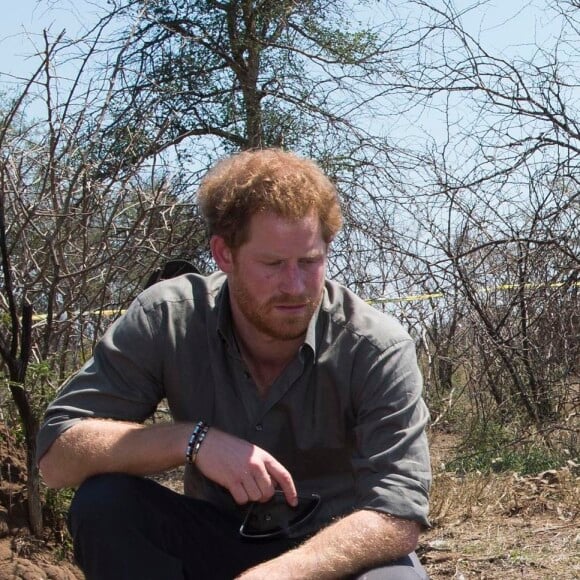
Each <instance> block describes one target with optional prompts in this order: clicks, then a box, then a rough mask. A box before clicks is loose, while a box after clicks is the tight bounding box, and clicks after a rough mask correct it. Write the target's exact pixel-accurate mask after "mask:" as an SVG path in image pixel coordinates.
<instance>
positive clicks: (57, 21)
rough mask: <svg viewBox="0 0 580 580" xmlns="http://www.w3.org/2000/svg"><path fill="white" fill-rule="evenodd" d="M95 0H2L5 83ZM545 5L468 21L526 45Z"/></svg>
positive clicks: (83, 20) (539, 26)
mask: <svg viewBox="0 0 580 580" xmlns="http://www.w3.org/2000/svg"><path fill="white" fill-rule="evenodd" d="M382 1H383V2H385V1H386V0H382ZM538 2H539V4H538ZM94 3H95V4H96V3H98V0H95V2H94ZM91 4H93V2H91V0H51V1H49V2H47V1H46V0H16V1H15V2H13V1H12V0H0V7H2V5H4V6H3V7H4V8H5V10H3V12H2V15H1V17H0V82H3V83H5V82H7V81H9V79H10V75H15V76H20V77H21V76H23V75H25V74H26V73H29V72H30V71H32V70H33V69H34V68H35V67H36V66H37V65H38V60H35V59H31V58H26V56H29V55H30V54H31V53H32V52H34V47H35V46H36V47H39V48H42V45H43V41H42V30H43V28H47V29H49V30H50V32H51V34H52V35H53V36H56V35H57V34H58V33H59V32H60V31H61V30H62V29H63V28H66V29H67V33H69V34H72V33H74V32H76V31H78V30H80V28H81V27H82V26H83V25H86V24H87V23H90V22H91V21H94V18H95V17H94V14H95V9H94V7H92V6H91ZM471 4H473V0H455V6H456V7H457V9H458V10H461V9H462V8H465V7H467V6H470V5H471ZM542 4H545V0H535V2H534V1H530V0H491V1H490V2H488V3H487V4H486V6H485V8H483V9H482V10H481V11H479V12H474V13H473V16H471V17H469V18H468V19H467V20H466V22H467V24H468V25H469V27H470V30H471V31H473V32H474V33H475V34H476V35H478V34H480V33H481V34H482V35H484V38H485V39H486V41H489V42H491V43H492V45H494V47H497V48H498V49H499V50H510V49H514V47H518V50H520V49H521V47H522V46H524V45H526V44H530V45H531V44H532V43H533V42H534V41H536V40H538V39H539V40H540V41H542V38H545V37H546V36H547V35H548V34H549V30H550V27H549V25H550V23H549V22H545V21H544V20H542V19H541V16H540V13H539V10H538V8H537V6H541V5H542ZM8 5H9V8H7V6H8ZM47 5H49V6H52V7H51V8H47Z"/></svg>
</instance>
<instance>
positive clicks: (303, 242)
mask: <svg viewBox="0 0 580 580" xmlns="http://www.w3.org/2000/svg"><path fill="white" fill-rule="evenodd" d="M248 234H249V235H248V240H247V242H246V244H243V245H247V246H252V247H254V248H255V249H261V250H262V251H264V252H268V251H273V250H280V249H289V248H293V249H299V248H302V249H304V248H319V247H325V246H326V244H325V243H324V240H323V237H322V226H321V224H320V220H319V219H318V216H317V215H316V214H315V213H314V212H312V213H310V214H308V215H306V216H304V217H303V218H298V219H289V218H285V217H283V216H279V215H277V214H274V213H270V212H262V213H257V214H255V215H253V216H252V218H251V220H250V223H249V227H248Z"/></svg>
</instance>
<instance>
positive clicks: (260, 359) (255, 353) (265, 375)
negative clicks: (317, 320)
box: [234, 313, 304, 396]
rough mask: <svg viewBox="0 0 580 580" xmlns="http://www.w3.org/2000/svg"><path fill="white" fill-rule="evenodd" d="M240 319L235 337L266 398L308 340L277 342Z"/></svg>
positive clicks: (235, 326)
mask: <svg viewBox="0 0 580 580" xmlns="http://www.w3.org/2000/svg"><path fill="white" fill-rule="evenodd" d="M238 314H239V313H238ZM236 318H237V317H235V316H234V336H235V338H236V342H237V344H238V348H239V350H240V354H241V356H242V359H243V360H244V362H245V364H246V366H247V367H248V370H249V372H250V373H251V375H252V378H253V379H254V382H255V383H256V385H257V386H258V390H259V391H260V393H261V394H262V395H263V396H265V395H266V394H267V393H268V391H269V389H270V386H271V385H272V383H273V382H274V381H275V380H276V379H277V378H278V376H279V375H280V374H281V373H282V371H283V370H284V368H285V367H286V366H287V365H288V363H289V362H290V361H291V360H292V358H293V357H294V356H295V355H296V353H297V352H298V349H299V348H300V346H301V345H302V343H303V342H304V337H299V338H297V339H293V340H281V339H276V338H273V337H270V336H267V335H265V334H263V333H262V332H260V331H259V330H257V329H256V328H254V327H252V326H251V325H250V324H249V323H247V321H236ZM240 322H241V323H240Z"/></svg>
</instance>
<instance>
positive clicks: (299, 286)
mask: <svg viewBox="0 0 580 580" xmlns="http://www.w3.org/2000/svg"><path fill="white" fill-rule="evenodd" d="M305 289H306V285H305V283H304V272H303V271H302V269H301V268H300V267H299V265H298V264H296V263H294V264H290V263H289V264H286V265H285V267H284V270H283V272H282V278H281V280H280V291H281V292H283V293H284V294H290V295H292V296H297V295H300V294H303V293H304V290H305Z"/></svg>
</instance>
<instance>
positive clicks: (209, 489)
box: [38, 273, 431, 532]
mask: <svg viewBox="0 0 580 580" xmlns="http://www.w3.org/2000/svg"><path fill="white" fill-rule="evenodd" d="M421 394H422V381H421V376H420V373H419V369H418V365H417V361H416V355H415V347H414V343H413V341H412V340H411V338H410V337H409V335H408V334H407V333H406V332H405V331H404V330H403V328H402V327H401V326H400V324H399V323H398V322H396V321H395V320H394V319H393V318H392V317H390V316H388V315H385V314H384V313H381V312H379V311H378V310H377V309H375V308H373V307H372V306H369V305H368V304H366V303H365V302H364V301H363V300H361V299H360V298H358V297H357V296H355V295H354V294H353V293H352V292H350V291H349V290H347V289H346V288H344V287H342V286H340V285H338V284H336V283H334V282H331V281H326V283H325V289H324V296H323V299H322V302H321V305H320V308H319V310H318V312H317V313H316V315H315V316H314V317H313V319H312V321H311V323H310V325H309V327H308V331H307V335H306V339H305V341H304V344H303V345H302V346H301V348H300V349H299V351H298V352H297V354H296V356H295V358H294V359H293V360H292V361H291V362H290V364H288V366H287V367H286V368H285V370H284V372H283V373H282V374H281V375H280V376H279V377H278V378H277V379H276V381H275V382H274V383H273V385H272V386H271V388H270V391H269V393H268V396H267V397H266V398H262V397H260V396H259V394H258V390H257V388H256V386H255V384H254V383H253V380H252V378H251V376H250V374H249V373H248V371H247V369H246V368H245V365H244V363H243V360H242V358H241V356H240V354H239V351H238V349H237V346H236V342H235V340H234V337H233V332H232V321H231V312H230V306H229V293H228V291H227V281H226V279H225V276H224V275H223V274H222V273H216V274H213V275H211V276H208V277H203V276H198V275H194V274H191V275H185V276H180V277H178V278H174V279H171V280H167V281H164V282H160V283H158V284H155V285H154V286H152V287H151V288H149V289H147V290H146V291H145V292H143V293H142V294H141V295H140V296H138V297H137V299H136V300H135V301H134V302H133V304H132V305H131V306H130V307H129V309H128V310H127V312H126V313H125V314H124V315H123V316H122V317H121V318H120V319H118V320H117V321H116V322H115V323H114V324H112V325H111V327H110V328H109V329H108V331H107V332H106V333H105V335H104V336H103V338H102V340H101V341H100V342H99V343H98V345H97V346H96V348H95V352H94V355H93V358H92V359H90V360H89V361H88V362H87V363H86V364H85V365H84V366H83V368H82V369H81V370H80V371H79V372H78V373H77V374H76V375H75V376H74V377H73V378H72V379H71V380H70V381H69V382H68V383H67V384H65V386H64V387H63V389H62V390H61V391H60V393H59V394H58V396H57V398H56V399H55V401H53V402H52V403H51V405H50V406H49V407H48V409H47V411H46V416H45V421H44V424H43V426H42V428H41V431H40V434H39V437H38V456H39V457H41V456H42V455H43V454H44V453H45V452H46V451H47V449H48V448H49V446H50V445H51V444H52V442H53V441H54V440H55V439H56V438H57V437H58V436H59V435H60V434H61V433H63V432H64V431H65V430H66V429H68V428H69V427H71V426H72V425H74V424H75V423H76V422H77V421H80V420H82V419H83V418H87V417H105V418H111V419H119V420H125V421H138V422H142V421H144V420H146V419H147V418H148V417H150V416H151V415H152V413H153V412H154V411H155V409H156V407H157V405H158V403H159V402H160V401H161V400H162V399H164V398H166V399H167V402H168V405H169V408H170V410H171V413H172V416H173V419H174V420H175V421H187V422H194V421H197V420H199V419H204V420H205V421H206V422H208V423H209V424H210V425H212V426H215V427H218V428H220V429H222V430H224V431H227V432H228V433H231V434H233V435H236V436H238V437H241V438H243V439H245V440H247V441H251V442H252V443H255V444H256V445H258V446H260V447H262V448H263V449H266V450H267V451H268V452H269V453H271V454H272V455H273V456H274V457H276V459H278V461H280V462H281V463H282V464H283V465H284V466H285V467H286V468H287V469H288V470H289V471H290V473H291V474H292V476H293V478H294V481H295V483H296V485H297V488H298V491H299V492H300V493H312V492H315V493H318V494H319V495H321V497H322V502H321V507H320V509H319V510H318V512H317V514H316V518H315V520H314V521H313V522H312V523H311V524H310V528H311V529H305V530H302V531H303V532H309V531H314V530H315V529H317V528H318V527H320V526H321V525H323V524H325V523H327V522H329V521H330V520H331V519H332V518H334V517H336V516H340V515H344V514H347V513H349V512H351V511H353V510H356V509H373V510H378V511H381V512H385V513H389V514H392V515H395V516H399V517H402V518H407V519H413V520H416V521H419V522H421V523H423V524H428V520H427V511H428V490H429V486H430V480H431V473H430V462H429V454H428V448H427V441H426V435H425V431H424V428H425V425H426V423H427V420H428V412H427V409H426V407H425V404H424V402H423V400H422V397H421ZM184 456H185V449H184ZM185 493H187V494H188V495H192V496H196V497H201V498H204V499H207V500H208V501H211V502H213V503H215V504H216V505H218V506H221V507H222V508H224V509H226V510H230V511H236V510H240V508H239V507H238V506H236V504H235V503H234V501H233V499H232V498H231V497H230V495H229V493H228V492H227V490H225V489H223V488H221V487H220V486H219V485H217V484H214V483H213V482H211V481H209V480H207V479H205V478H204V477H203V476H202V475H201V473H199V472H198V471H197V469H195V468H191V467H190V466H188V468H187V469H186V474H185ZM241 516H242V513H241V511H240V517H241Z"/></svg>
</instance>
